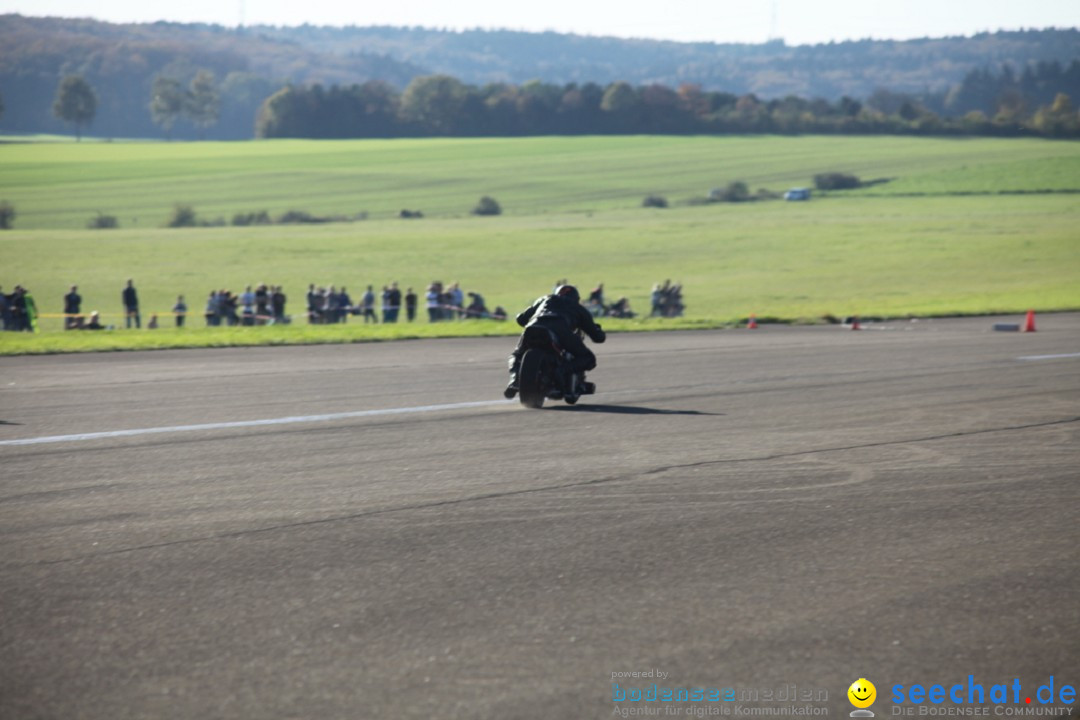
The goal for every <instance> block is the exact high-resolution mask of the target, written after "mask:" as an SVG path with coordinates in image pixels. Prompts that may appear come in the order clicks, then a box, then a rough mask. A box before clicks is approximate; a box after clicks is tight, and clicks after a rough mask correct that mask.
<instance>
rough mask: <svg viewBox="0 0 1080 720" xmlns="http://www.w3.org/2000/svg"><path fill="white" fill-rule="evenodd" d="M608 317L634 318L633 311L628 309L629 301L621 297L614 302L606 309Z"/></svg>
mask: <svg viewBox="0 0 1080 720" xmlns="http://www.w3.org/2000/svg"><path fill="white" fill-rule="evenodd" d="M607 314H608V317H616V318H632V317H634V311H632V310H631V309H630V300H629V299H628V298H625V297H621V298H619V299H618V300H616V301H615V303H614V304H613V305H612V306H611V307H610V308H608V313H607Z"/></svg>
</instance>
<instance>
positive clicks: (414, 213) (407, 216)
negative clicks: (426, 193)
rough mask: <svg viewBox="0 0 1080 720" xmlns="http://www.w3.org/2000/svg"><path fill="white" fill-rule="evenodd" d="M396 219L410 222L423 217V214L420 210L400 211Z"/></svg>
mask: <svg viewBox="0 0 1080 720" xmlns="http://www.w3.org/2000/svg"><path fill="white" fill-rule="evenodd" d="M398 217H400V218H402V219H404V220H412V219H417V218H422V217H424V213H423V212H421V211H420V210H402V211H401V213H400V214H399V215H398Z"/></svg>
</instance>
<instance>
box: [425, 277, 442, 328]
mask: <svg viewBox="0 0 1080 720" xmlns="http://www.w3.org/2000/svg"><path fill="white" fill-rule="evenodd" d="M441 291H442V284H441V283H437V282H436V283H431V285H428V289H427V314H428V322H439V320H442V292H441Z"/></svg>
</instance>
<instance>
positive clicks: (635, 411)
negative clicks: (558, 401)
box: [550, 405, 724, 415]
mask: <svg viewBox="0 0 1080 720" xmlns="http://www.w3.org/2000/svg"><path fill="white" fill-rule="evenodd" d="M550 409H551V410H564V411H567V412H570V411H573V412H600V413H613V414H615V415H723V414H724V413H713V412H702V411H700V410H664V409H661V408H651V407H640V406H638V405H574V406H570V405H555V406H553V407H552V408H550Z"/></svg>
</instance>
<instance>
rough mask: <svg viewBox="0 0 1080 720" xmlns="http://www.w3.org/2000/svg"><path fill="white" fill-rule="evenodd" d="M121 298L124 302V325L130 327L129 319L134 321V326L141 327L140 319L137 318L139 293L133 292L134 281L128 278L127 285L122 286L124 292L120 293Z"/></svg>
mask: <svg viewBox="0 0 1080 720" xmlns="http://www.w3.org/2000/svg"><path fill="white" fill-rule="evenodd" d="M121 300H123V302H124V320H125V325H124V326H125V327H126V328H128V329H129V330H130V329H131V321H132V320H134V321H135V328H136V329H138V328H141V327H142V321H141V319H140V318H139V294H138V293H137V292H135V283H134V282H133V281H132V280H131V279H130V278H129V279H128V281H127V287H125V288H124V292H123V293H121Z"/></svg>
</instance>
